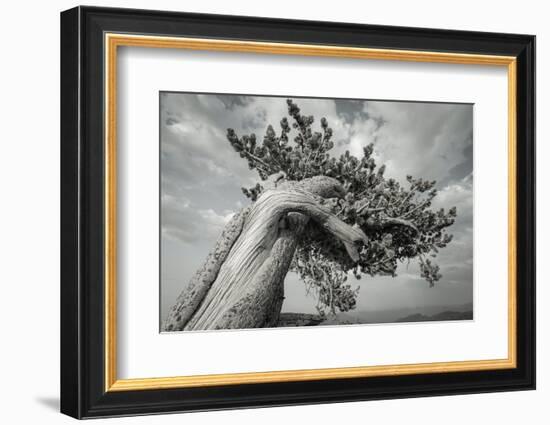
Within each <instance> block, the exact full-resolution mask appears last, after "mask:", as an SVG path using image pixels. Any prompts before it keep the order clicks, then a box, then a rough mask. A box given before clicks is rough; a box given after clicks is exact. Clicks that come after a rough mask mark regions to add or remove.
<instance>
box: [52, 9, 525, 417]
mask: <svg viewBox="0 0 550 425" xmlns="http://www.w3.org/2000/svg"><path fill="white" fill-rule="evenodd" d="M534 70H535V37H534V36H530V35H518V34H495V33H479V32H465V31H450V30H436V29H419V28H403V27H391V26H368V25H355V24H343V23H330V22H313V21H293V20H279V19H265V18H252V17H239V16H219V15H200V14H186V13H175V12H160V11H143V10H129V9H108V8H94V7H77V8H74V9H71V10H68V11H65V12H63V13H62V14H61V112H62V123H61V163H62V169H61V192H62V205H61V211H62V217H61V221H62V231H61V246H62V247H61V249H62V252H61V254H62V273H61V274H62V276H61V411H62V412H63V413H65V414H68V415H71V416H73V417H76V418H91V417H104V416H120V415H137V414H148V413H163V412H177V411H181V412H184V411H197V410H214V409H229V408H242V407H256V406H274V405H292V404H308V403H326V402H340V401H353V400H370V399H383V398H398V397H416V396H433V395H449V394H464V393H480V392H489V391H511V390H524V389H533V388H534V387H535V303H534V301H535V180H534V179H535V135H534V128H535V127H534V122H535V109H534V105H535V75H534Z"/></svg>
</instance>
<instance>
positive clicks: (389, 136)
mask: <svg viewBox="0 0 550 425" xmlns="http://www.w3.org/2000/svg"><path fill="white" fill-rule="evenodd" d="M159 124H160V173H161V176H160V177H161V183H160V184H161V188H160V189H161V196H160V198H161V199H160V213H161V223H160V225H161V236H160V239H161V240H160V242H161V276H160V291H161V318H160V320H161V330H162V331H164V332H173V331H203V330H222V329H248V328H266V327H268V328H273V327H292V326H323V325H354V324H369V323H394V322H423V321H444V320H471V319H473V219H472V216H473V181H474V175H473V105H472V104H459V103H433V102H432V103H427V102H418V101H384V100H358V99H328V98H302V97H292V96H289V97H279V96H255V95H233V94H231V95H229V94H205V93H184V92H161V93H160V123H159Z"/></svg>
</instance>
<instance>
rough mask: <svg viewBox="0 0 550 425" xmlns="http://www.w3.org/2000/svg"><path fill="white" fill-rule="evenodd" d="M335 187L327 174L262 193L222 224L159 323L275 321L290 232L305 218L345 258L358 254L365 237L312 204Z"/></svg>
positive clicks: (190, 326)
mask: <svg viewBox="0 0 550 425" xmlns="http://www.w3.org/2000/svg"><path fill="white" fill-rule="evenodd" d="M342 193H343V189H342V188H341V186H340V184H339V182H338V181H336V180H334V179H331V178H329V177H316V178H312V179H306V180H303V181H302V182H299V183H295V182H285V183H283V184H281V185H280V186H279V187H274V188H272V189H268V190H266V191H264V192H263V193H262V195H261V196H260V197H259V198H258V200H257V201H256V202H255V203H254V204H252V205H251V206H250V207H249V208H248V210H247V211H246V213H240V214H239V215H238V216H237V217H236V218H234V220H232V221H231V223H230V224H229V225H228V227H229V228H230V229H229V230H228V229H226V231H224V234H226V236H225V237H224V236H223V235H222V238H221V240H220V241H218V245H217V247H219V248H220V249H216V250H215V251H214V252H215V254H214V257H213V258H212V257H209V260H207V262H206V264H205V266H203V268H202V269H201V271H199V272H198V273H197V275H196V277H195V278H194V281H193V282H192V284H193V286H191V287H190V289H188V290H187V291H185V292H184V293H182V295H180V297H179V299H178V302H177V304H176V305H175V306H174V307H173V309H172V311H171V313H170V315H169V317H168V319H167V320H166V322H165V324H164V329H165V330H181V329H185V330H206V329H235V328H250V327H264V326H275V325H276V323H277V320H278V317H279V313H280V309H281V305H282V302H283V298H284V294H283V291H284V289H283V288H284V286H283V283H284V278H285V276H286V274H287V272H288V269H289V267H290V263H291V261H292V257H293V255H294V251H295V249H296V243H297V236H298V235H299V234H300V233H301V232H302V231H303V229H304V227H305V225H306V224H307V222H308V221H309V220H313V221H315V222H316V223H317V224H318V225H319V226H321V227H322V228H324V229H325V230H326V231H328V232H329V233H330V234H332V235H333V236H335V237H336V238H338V239H339V240H341V241H342V242H343V243H344V245H345V247H346V249H347V251H348V253H349V255H350V256H351V258H352V259H354V260H355V261H356V260H357V259H358V252H357V245H358V244H359V243H361V242H366V236H365V235H364V233H363V232H362V231H361V230H360V229H358V228H354V227H351V226H350V225H348V224H346V223H345V222H343V221H342V220H340V219H339V218H338V217H336V216H335V215H334V214H332V213H331V212H330V211H329V210H328V209H326V208H324V207H323V206H322V205H321V204H320V203H319V197H323V198H325V197H335V196H341V195H342ZM239 229H240V233H239V234H238V235H237V236H236V237H235V234H236V233H237V232H238V231H239ZM221 251H223V252H221ZM211 256H212V254H211Z"/></svg>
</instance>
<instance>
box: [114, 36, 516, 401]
mask: <svg viewBox="0 0 550 425" xmlns="http://www.w3.org/2000/svg"><path fill="white" fill-rule="evenodd" d="M104 42H105V88H104V89H105V140H104V143H105V188H104V189H105V235H104V236H105V276H104V277H105V282H104V284H105V376H104V378H105V391H135V390H150V389H161V388H162V389H166V388H182V387H204V386H214V385H236V384H253V383H268V382H288V381H312V380H321V379H338V378H358V377H374V376H389V375H410V374H417V373H447V372H460V371H481V370H495V369H510V368H515V367H516V364H517V363H516V326H517V323H516V285H517V281H516V252H517V234H516V219H517V217H516V202H517V201H516V199H517V198H516V144H517V141H516V84H517V77H516V58H515V57H513V56H493V55H477V54H462V53H443V52H424V51H411V50H392V49H370V48H358V47H340V46H327V45H307V44H285V43H266V42H255V41H234V40H212V39H198V38H179V37H160V36H148V35H147V36H146V35H128V34H115V33H106V34H105V40H104ZM119 46H133V47H150V48H169V49H190V50H209V51H230V52H248V53H263V54H282V55H303V56H328V57H341V58H355V59H376V60H398V61H407V62H435V63H451V64H470V65H494V66H504V67H506V68H507V72H508V357H507V358H505V359H495V360H469V361H453V362H436V363H418V364H399V365H382V366H362V367H343V368H327V369H303V370H285V371H269V372H252V373H250V372H249V373H230V374H215V375H192V376H174V377H163V378H155V377H152V378H138V379H135V378H132V379H118V378H117V372H116V363H117V350H116V347H117V338H116V335H117V332H116V330H117V325H116V276H117V272H116V265H117V253H116V251H117V250H116V248H117V244H116V234H117V229H116V225H117V224H116V211H117V204H116V200H117V195H116V188H117V181H116V163H117V157H116V136H117V131H116V127H117V126H116V123H117V119H116V117H117V110H116V107H117V51H118V47H119Z"/></svg>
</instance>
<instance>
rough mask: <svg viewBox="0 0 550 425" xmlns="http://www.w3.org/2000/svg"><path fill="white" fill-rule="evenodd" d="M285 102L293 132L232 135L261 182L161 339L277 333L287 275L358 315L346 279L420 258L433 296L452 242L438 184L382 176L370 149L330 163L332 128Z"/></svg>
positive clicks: (331, 309)
mask: <svg viewBox="0 0 550 425" xmlns="http://www.w3.org/2000/svg"><path fill="white" fill-rule="evenodd" d="M287 104H288V114H289V116H290V118H291V122H289V120H288V119H287V118H286V117H285V118H283V119H282V120H281V121H280V131H279V132H278V133H277V132H276V131H275V129H274V128H273V127H272V126H271V125H270V126H269V127H268V128H267V131H266V134H265V136H264V138H263V140H262V141H261V142H258V141H257V139H256V136H255V135H254V134H251V135H248V136H246V135H244V136H241V137H239V136H238V135H237V134H235V131H234V130H233V129H228V130H227V139H228V141H229V143H231V146H233V148H234V149H235V151H236V152H237V153H238V154H239V155H240V157H241V158H242V159H243V160H244V161H247V162H248V166H249V167H250V169H253V170H256V171H257V172H258V174H259V177H260V179H261V183H258V184H256V186H255V187H252V188H249V189H246V188H243V193H244V194H245V195H246V196H247V197H248V198H249V199H250V200H251V203H250V205H248V206H247V207H245V208H243V209H242V210H241V211H239V212H238V213H236V214H235V215H234V216H233V218H232V219H231V221H230V222H229V223H228V224H227V226H226V227H225V229H224V230H223V232H222V234H221V236H220V238H219V240H218V241H217V243H216V245H215V247H214V248H213V250H212V251H211V252H210V254H209V255H208V257H207V258H206V260H205V262H204V264H203V266H202V267H201V268H200V269H199V270H198V271H197V272H196V274H195V276H194V277H193V278H192V280H191V282H190V283H189V285H188V287H187V288H186V289H184V290H183V291H182V293H181V295H180V296H179V297H178V299H177V301H176V303H175V305H174V306H173V307H172V309H171V311H170V312H169V314H168V317H167V319H166V320H165V322H164V323H163V330H165V331H177V330H206V329H236V328H259V327H274V326H277V323H278V321H279V317H280V312H281V307H282V304H283V300H284V279H285V276H286V275H287V273H288V272H289V270H293V271H295V272H297V273H298V275H299V276H300V277H301V279H302V280H303V281H304V282H305V285H306V287H307V289H308V290H309V291H311V292H312V293H313V294H314V295H315V296H316V297H317V300H318V301H317V308H318V311H319V313H320V315H321V316H324V315H330V314H337V313H338V312H345V311H349V310H351V309H353V308H355V305H356V299H357V296H358V295H359V293H358V291H359V289H358V288H356V289H354V288H353V286H352V285H350V284H349V283H347V278H348V275H354V276H355V277H356V278H357V279H359V278H361V275H369V276H375V275H391V276H395V273H396V268H397V264H398V262H403V261H409V260H410V259H417V260H418V261H419V263H420V272H421V275H422V276H423V277H424V278H425V279H426V280H427V282H429V285H430V286H433V285H434V283H435V282H437V281H438V280H439V279H440V278H441V274H440V272H439V266H437V265H436V264H435V263H434V262H433V260H430V259H429V258H428V257H435V256H436V253H437V252H438V250H439V249H440V248H444V247H445V246H446V245H447V244H448V243H449V242H450V241H451V239H452V235H450V234H448V233H446V231H445V230H446V228H447V227H449V226H450V225H452V224H453V222H454V218H455V217H456V209H455V208H454V207H453V208H451V209H449V210H448V211H445V210H443V209H440V210H438V211H433V210H431V209H430V206H431V202H432V200H433V199H434V197H435V196H436V195H437V191H436V189H435V188H434V187H435V183H436V182H435V181H426V180H422V179H415V178H413V177H412V176H407V182H408V184H406V185H401V184H400V183H399V182H397V181H396V180H394V179H392V178H385V176H384V169H385V167H384V165H382V166H380V167H377V166H376V164H375V161H374V159H373V157H372V156H373V145H372V144H371V145H368V146H366V147H365V148H364V149H363V157H362V158H356V157H355V156H353V155H350V153H349V152H346V153H345V154H343V155H341V156H340V157H339V158H336V157H334V156H331V154H330V151H331V149H332V148H333V146H334V143H333V142H332V140H331V139H332V129H331V128H330V127H329V124H328V122H327V120H326V119H325V118H322V119H321V122H320V128H318V130H319V131H316V130H315V129H314V126H313V124H314V118H313V117H312V116H306V115H302V113H301V111H300V108H299V107H298V105H296V104H295V103H294V102H293V101H292V100H290V99H289V100H287ZM291 137H292V141H291V140H290V138H291Z"/></svg>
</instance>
